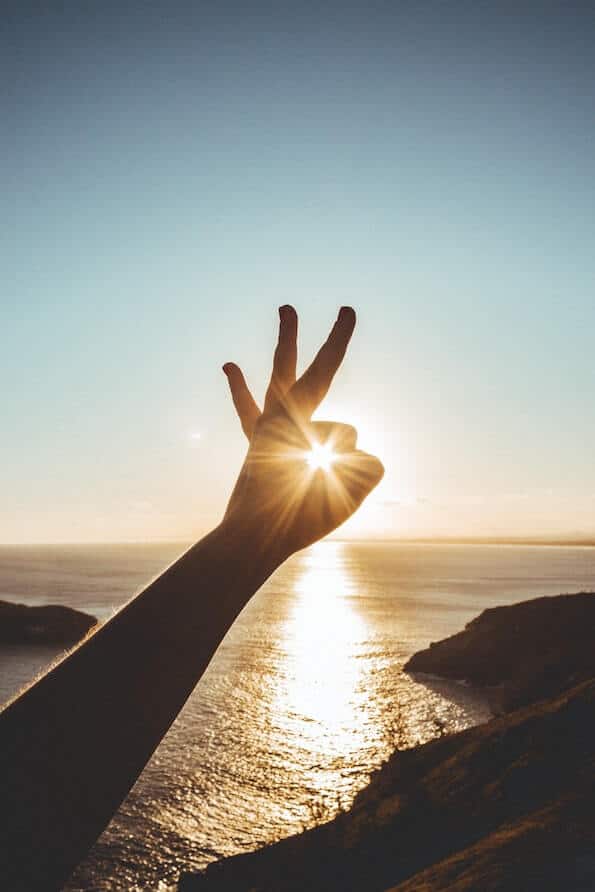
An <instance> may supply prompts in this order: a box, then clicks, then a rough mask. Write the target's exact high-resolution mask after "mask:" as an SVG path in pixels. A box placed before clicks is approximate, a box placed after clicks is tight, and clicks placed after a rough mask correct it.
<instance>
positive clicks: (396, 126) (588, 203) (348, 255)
mask: <svg viewBox="0 0 595 892" xmlns="http://www.w3.org/2000/svg"><path fill="white" fill-rule="evenodd" d="M52 8H53V11H52ZM14 10H16V11H14V12H13V13H12V14H10V13H8V12H5V13H3V24H2V32H1V40H2V50H1V52H0V77H1V81H2V87H1V93H0V97H1V103H2V122H3V123H2V138H1V142H0V152H1V177H2V183H1V186H2V189H1V191H2V214H1V227H2V238H1V245H2V247H1V252H2V259H1V266H2V275H1V290H2V297H1V317H0V330H1V345H2V350H1V355H0V372H1V376H2V377H1V380H2V385H3V387H2V391H3V397H2V424H1V430H0V460H1V465H0V490H1V491H0V542H21V541H43V542H52V541H79V540H102V541H106V540H107V541H115V540H144V539H163V538H168V539H183V540H188V539H191V538H193V537H195V536H197V535H199V534H200V533H202V532H205V531H206V530H207V529H208V528H210V527H211V526H212V525H213V524H214V523H216V522H217V521H218V519H219V517H220V515H221V512H222V510H223V508H224V505H225V501H226V495H227V494H228V492H229V489H230V487H231V484H232V481H233V478H234V474H235V473H236V472H237V469H238V467H239V464H240V462H241V459H242V456H243V452H244V442H243V438H242V435H241V433H240V431H239V427H238V425H237V423H236V419H235V417H234V414H233V410H232V407H231V403H230V400H229V397H228V394H227V389H226V387H227V385H226V380H225V377H224V375H223V373H222V371H221V365H222V363H223V362H225V361H227V360H234V361H237V362H238V363H239V364H240V365H242V367H243V368H244V369H245V372H246V374H247V376H248V378H249V381H250V383H251V384H252V385H253V386H254V389H255V390H256V391H257V392H258V393H259V394H262V390H263V388H264V385H265V381H266V377H267V375H268V372H269V368H270V360H271V350H272V346H273V344H274V340H275V328H276V308H277V306H278V305H279V304H280V303H285V302H291V303H294V304H295V306H296V307H297V309H298V311H299V312H300V314H301V356H302V359H303V361H304V362H305V361H309V359H310V358H311V356H312V353H313V351H314V349H315V348H316V347H317V346H318V344H319V342H320V341H321V340H322V338H323V337H324V336H325V335H326V332H327V330H328V328H329V326H330V324H331V322H332V320H333V318H334V316H335V313H336V310H337V308H338V306H339V305H340V304H345V303H351V304H353V305H354V306H355V307H356V309H357V311H358V314H359V325H358V329H357V330H356V334H355V336H354V340H353V342H352V346H351V348H350V352H349V355H348V358H347V360H346V363H345V366H344V368H343V369H342V370H341V372H340V374H339V378H338V380H337V382H336V386H335V387H334V389H333V391H332V396H330V397H329V399H328V400H327V403H326V405H324V406H323V411H321V412H320V417H330V418H332V417H335V418H340V419H342V420H352V421H355V423H356V424H358V425H359V427H360V432H361V445H362V446H363V447H368V448H371V449H373V450H375V451H376V452H377V453H378V454H379V455H380V457H381V458H382V460H383V461H384V464H385V466H386V469H387V473H386V478H385V480H384V481H383V483H382V484H381V486H380V487H379V489H378V490H377V491H376V493H375V494H374V495H373V496H372V497H371V499H370V502H369V503H368V504H367V505H366V506H365V507H364V509H362V511H361V512H360V514H359V516H358V517H357V518H355V519H353V520H352V521H351V522H350V526H349V528H348V529H347V531H346V532H347V533H349V534H350V535H384V536H403V535H405V536H407V535H427V536H432V535H436V534H447V535H457V534H465V535H470V534H471V535H491V534H498V535H503V534H514V535H523V534H537V535H544V534H546V535H549V534H577V533H593V532H594V531H595V454H594V453H595V449H594V446H595V406H594V402H595V401H594V391H595V361H594V360H595V351H594V334H595V290H594V285H595V247H594V246H595V222H594V209H595V144H594V135H595V62H594V53H593V46H594V45H595V12H594V11H593V6H592V4H578V3H573V2H567V3H559V4H558V3H545V2H544V3H541V4H540V3H533V2H531V3H526V4H523V3H522V2H520V3H519V2H516V3H507V2H498V3H492V2H481V0H473V2H443V3H432V2H394V0H392V2H373V0H372V2H365V3H364V2H361V3H350V2H346V0H344V2H324V0H317V2H301V3H296V2H287V3H285V2H278V3H272V2H271V3H266V4H265V3H259V2H251V3H246V2H237V3H231V2H226V0H219V2H208V3H206V2H198V0H195V2H193V3H179V2H176V0H172V2H169V3H159V4H157V3H141V2H137V3H126V2H121V3H117V4H116V3H110V2H102V3H99V2H97V3H89V4H85V3H78V2H77V3H68V2H66V3H60V4H58V3H53V4H52V3H49V4H38V5H36V4H31V3H27V2H26V0H25V2H23V3H21V4H18V5H17V4H15V5H14ZM197 434H200V438H197V437H196V436H194V435H197Z"/></svg>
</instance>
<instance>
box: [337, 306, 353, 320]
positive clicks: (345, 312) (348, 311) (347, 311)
mask: <svg viewBox="0 0 595 892" xmlns="http://www.w3.org/2000/svg"><path fill="white" fill-rule="evenodd" d="M345 316H355V310H354V309H353V307H341V309H340V310H339V319H344V318H345Z"/></svg>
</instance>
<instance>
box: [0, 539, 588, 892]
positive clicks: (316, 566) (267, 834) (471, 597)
mask: <svg viewBox="0 0 595 892" xmlns="http://www.w3.org/2000/svg"><path fill="white" fill-rule="evenodd" d="M182 550H183V546H181V545H172V544H167V545H114V546H111V545H101V546H82V545H79V546H43V547H40V546H3V547H0V598H3V599H6V600H14V601H20V602H23V603H27V604H42V603H58V604H68V605H71V606H73V607H78V608H80V609H83V610H86V611H89V612H91V613H94V614H95V615H96V616H97V617H99V618H100V619H101V620H105V619H108V618H109V617H110V616H111V615H113V613H114V612H115V611H116V610H117V609H118V608H119V607H120V606H121V605H122V604H123V603H125V602H126V601H127V600H128V599H129V598H130V597H131V596H132V595H133V594H134V593H135V592H137V591H139V590H140V589H141V588H142V587H143V586H144V585H146V583H147V582H148V581H150V580H151V579H152V578H153V577H154V576H155V575H156V574H158V573H159V572H160V570H162V569H163V568H164V567H165V566H167V565H168V564H169V563H170V562H171V561H172V560H174V559H175V558H176V557H177V555H179V554H180V553H181V551H182ZM593 589H595V548H593V549H591V548H578V547H576V548H572V547H543V546H542V547H532V546H518V545H515V546H502V545H492V546H483V545H422V544H399V543H388V542H378V543H370V542H340V541H326V542H322V543H319V544H318V545H316V546H314V547H312V548H310V549H308V550H307V551H305V552H302V553H300V554H298V555H296V556H295V557H293V558H292V559H291V560H290V561H288V562H287V563H286V564H285V565H284V566H283V567H282V568H281V569H280V570H278V571H277V573H276V574H275V575H274V576H273V577H272V578H271V579H270V580H269V581H268V582H267V583H266V585H265V586H263V588H262V589H261V590H260V592H259V593H258V594H257V595H256V596H255V597H254V598H253V600H252V601H251V603H250V604H249V605H248V606H247V607H246V609H245V610H244V612H243V613H242V615H241V616H240V618H239V620H238V621H237V622H236V624H235V625H234V627H233V628H232V630H231V631H230V633H229V634H228V636H227V637H226V639H225V640H224V642H223V644H222V646H221V647H220V649H219V651H218V652H217V654H216V656H215V658H214V659H213V661H212V663H211V665H210V666H209V668H208V670H207V672H206V674H205V675H204V677H203V678H202V680H201V682H200V683H199V685H198V686H197V688H196V690H195V691H194V693H193V695H192V696H191V697H190V699H189V701H188V702H187V704H186V706H185V708H184V709H183V711H182V713H181V714H180V716H179V718H178V719H177V721H176V722H175V724H174V725H173V727H172V728H171V730H170V732H169V733H168V735H167V736H166V738H165V739H164V741H163V742H162V744H161V746H160V747H159V748H158V750H157V751H156V753H155V754H154V756H153V758H152V759H151V761H150V762H149V764H148V765H147V767H146V768H145V770H144V772H143V774H142V776H141V778H140V779H139V781H138V783H137V784H136V786H135V787H134V789H133V790H132V791H131V793H130V795H129V796H128V798H127V799H126V801H125V802H124V804H123V805H122V807H121V808H120V810H119V811H118V813H117V814H116V816H115V817H114V819H113V820H112V822H111V824H110V825H109V827H108V828H107V830H106V831H105V833H104V834H103V836H102V837H101V839H100V840H99V841H98V843H97V844H96V846H95V847H94V849H93V851H92V852H91V854H90V856H89V857H88V858H87V860H86V861H85V862H84V864H82V865H81V866H80V868H79V869H78V871H77V873H76V875H75V877H74V878H73V880H72V882H71V883H70V884H69V886H68V887H67V888H68V889H69V890H70V892H83V890H84V892H95V890H96V892H107V890H110V892H114V890H122V892H124V890H126V892H134V890H156V892H165V890H169V889H172V888H175V883H176V878H177V876H178V874H179V873H180V871H181V870H182V869H196V868H200V867H203V866H205V865H206V864H208V863H209V862H210V861H212V860H214V859H216V858H219V857H221V856H224V855H230V854H233V853H237V852H242V851H248V850H251V849H253V848H254V847H256V846H258V845H260V844H262V843H265V842H270V841H272V840H276V839H280V838H282V837H283V836H286V835H288V834H290V833H294V832H296V831H299V830H301V829H302V828H305V827H309V826H312V825H313V824H315V823H318V822H321V821H323V820H326V819H328V818H330V817H332V816H333V815H334V814H335V813H336V812H337V810H339V809H341V808H346V807H348V806H349V804H350V802H351V801H352V800H353V797H354V795H355V794H356V793H357V791H358V790H359V789H361V788H362V787H363V786H364V785H365V784H366V782H367V779H368V778H369V775H370V772H372V771H373V770H374V769H375V768H377V767H378V766H379V765H380V764H381V763H382V762H383V760H384V759H386V757H387V756H388V755H389V754H390V753H391V752H392V751H393V750H394V749H395V748H407V747H411V746H414V745H416V744H418V743H421V742H423V741H426V740H429V739H430V738H432V737H435V736H437V735H440V734H443V733H447V732H449V731H454V730H458V729H462V728H465V727H468V726H470V725H473V724H477V723H479V722H482V721H485V720H486V719H487V718H488V717H489V711H488V709H487V706H486V704H485V702H484V701H483V699H482V698H481V696H480V695H479V694H478V693H477V692H474V691H473V690H472V689H469V688H467V687H465V686H463V685H457V684H448V683H445V682H439V681H437V680H431V679H425V680H422V679H419V678H417V679H413V678H411V677H409V676H407V675H405V674H404V673H403V672H402V666H403V664H404V662H405V661H406V660H407V658H408V657H409V656H410V655H411V654H412V653H413V652H414V651H416V650H418V649H420V648H422V647H425V646H427V645H428V644H429V642H430V641H434V640H438V639H440V638H443V637H444V636H446V635H450V634H452V633H454V632H456V631H458V630H459V629H461V628H462V627H463V626H464V624H465V623H466V622H468V621H469V620H470V619H471V618H472V617H474V616H476V615H477V614H478V613H479V612H480V611H481V610H483V609H484V608H486V607H492V606H496V605H499V604H510V603H514V602H515V601H518V600H522V599H524V598H529V597H537V596H540V595H554V594H558V593H560V592H575V591H580V590H593ZM56 656H58V651H57V650H56V648H49V647H18V646H10V647H2V648H0V699H1V700H6V699H7V698H9V697H10V696H12V695H13V694H14V693H15V692H16V691H17V690H18V689H19V688H20V687H21V686H22V685H23V684H25V683H27V682H28V681H29V680H30V679H32V678H34V677H35V675H36V674H37V673H38V672H40V671H42V670H43V669H44V667H46V666H47V665H48V664H50V663H51V661H52V660H53V659H55V658H56ZM147 696H148V697H150V691H147Z"/></svg>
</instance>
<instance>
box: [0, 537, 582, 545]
mask: <svg viewBox="0 0 595 892" xmlns="http://www.w3.org/2000/svg"><path fill="white" fill-rule="evenodd" d="M196 541H198V540H195V539H166V538H164V539H120V540H109V539H81V540H76V541H75V540H73V541H58V542H41V541H33V542H31V541H29V542H23V541H21V542H0V548H18V547H27V548H35V547H40V548H43V547H56V548H57V547H60V546H61V547H69V546H73V547H80V546H85V545H86V546H93V545H97V546H115V545H147V546H149V545H156V546H158V545H181V546H188V547H190V546H192V545H194V544H195V542H196ZM320 541H322V542H324V541H327V542H347V543H349V542H366V543H372V542H378V543H383V542H385V543H394V544H405V545H407V544H408V545H533V546H541V545H542V546H559V547H564V546H566V547H583V548H587V547H591V548H592V547H595V534H585V535H568V536H561V535H549V536H548V535H541V536H539V535H526V536H523V535H520V536H519V535H510V536H489V535H486V536H469V535H464V536H349V537H348V536H332V535H331V536H327V537H325V539H322V540H320Z"/></svg>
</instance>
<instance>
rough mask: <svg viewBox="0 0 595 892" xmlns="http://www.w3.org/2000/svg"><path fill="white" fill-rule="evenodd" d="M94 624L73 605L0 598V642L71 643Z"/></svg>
mask: <svg viewBox="0 0 595 892" xmlns="http://www.w3.org/2000/svg"><path fill="white" fill-rule="evenodd" d="M96 624H97V619H96V618H95V617H94V616H91V615H90V614H88V613H83V612H82V611H80V610H75V609H74V608H72V607H64V606H62V605H59V604H48V605H46V606H43V607H28V606H27V605H26V604H13V603H11V602H10V601H0V644H74V643H75V642H77V641H79V640H80V639H81V638H83V637H84V636H85V635H86V634H87V632H88V631H89V630H90V629H92V628H93V626H95V625H96Z"/></svg>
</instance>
